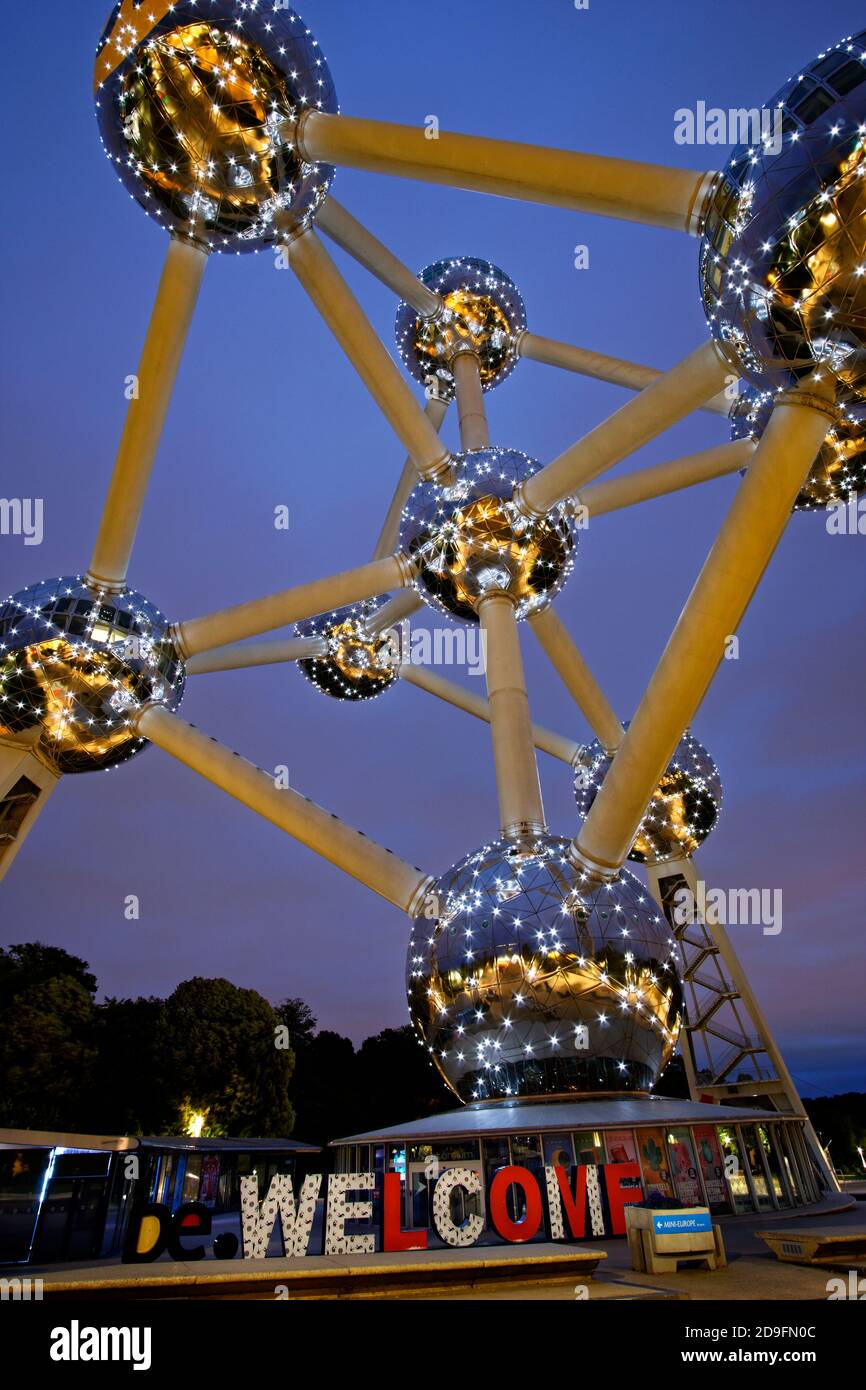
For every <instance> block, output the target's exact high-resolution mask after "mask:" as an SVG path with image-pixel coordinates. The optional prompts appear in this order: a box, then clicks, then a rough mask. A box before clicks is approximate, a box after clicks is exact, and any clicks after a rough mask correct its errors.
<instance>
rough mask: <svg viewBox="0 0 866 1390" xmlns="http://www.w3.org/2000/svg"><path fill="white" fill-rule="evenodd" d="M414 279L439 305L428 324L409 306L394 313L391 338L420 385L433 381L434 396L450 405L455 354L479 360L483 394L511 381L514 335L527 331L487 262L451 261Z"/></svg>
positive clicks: (511, 291)
mask: <svg viewBox="0 0 866 1390" xmlns="http://www.w3.org/2000/svg"><path fill="white" fill-rule="evenodd" d="M418 279H419V280H421V281H422V283H423V284H425V285H426V286H427V288H428V289H430V290H433V291H434V292H435V293H436V294H438V295H439V297H440V298H441V299H442V301H443V303H444V306H445V307H444V309H443V310H442V311H441V313H440V314H439V315H438V316H437V317H436V318H432V319H425V318H421V317H419V315H418V313H417V312H416V310H415V309H413V308H412V307H411V305H409V304H401V305H400V306H399V308H398V310H397V321H396V325H395V332H396V337H397V347H398V348H399V351H400V356H401V357H402V359H403V362H404V364H405V366H406V369H407V371H409V372H410V373H411V374H412V376H413V377H415V379H416V381H420V382H421V384H422V385H426V384H428V383H429V380H430V378H431V377H433V378H435V379H436V394H438V395H440V396H442V397H444V398H445V399H449V400H450V399H451V398H452V397H453V395H454V377H453V374H452V371H451V362H452V361H453V359H454V356H455V354H456V353H458V352H473V353H475V355H476V356H477V358H478V362H479V375H480V377H481V386H482V390H484V391H490V390H491V389H492V388H493V387H494V386H497V385H498V384H499V382H501V381H504V380H505V378H506V377H507V376H510V375H511V373H512V372H513V370H514V367H515V364H516V362H517V356H516V353H515V350H514V344H515V339H516V337H517V335H518V334H519V333H520V332H522V331H523V329H525V328H526V310H525V308H524V305H523V300H522V299H521V297H520V292H519V290H518V289H517V286H516V285H515V284H514V281H513V280H511V279H510V277H509V276H508V275H506V274H505V271H504V270H500V269H499V267H498V266H495V265H493V264H492V263H491V262H490V261H484V260H480V259H479V258H478V257H477V256H454V257H452V258H450V259H446V260H441V261H435V262H434V263H433V265H428V266H426V267H425V268H424V269H423V270H422V271H419V274H418Z"/></svg>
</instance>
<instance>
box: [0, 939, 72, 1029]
mask: <svg viewBox="0 0 866 1390" xmlns="http://www.w3.org/2000/svg"><path fill="white" fill-rule="evenodd" d="M61 977H66V978H68V979H72V980H75V981H76V982H77V983H78V984H79V985H81V988H82V989H84V990H86V991H87V993H88V994H89V995H90V996H91V998H92V997H93V996H94V995H95V994H96V976H95V975H91V973H90V966H89V965H88V964H87V961H86V960H82V959H81V957H80V956H71V955H70V954H69V952H68V951H64V950H63V948H62V946H46V945H45V944H44V942H42V941H27V942H24V943H23V944H21V945H18V946H9V947H7V948H6V949H5V950H4V949H3V947H2V946H0V1012H2V1010H3V1009H4V1008H6V1007H7V1005H8V1004H9V1002H10V1000H11V999H12V998H13V997H14V996H15V995H16V994H21V993H22V991H23V990H25V989H28V988H29V987H30V986H31V985H41V984H44V982H45V981H46V980H57V979H60V978H61Z"/></svg>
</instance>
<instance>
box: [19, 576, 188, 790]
mask: <svg viewBox="0 0 866 1390" xmlns="http://www.w3.org/2000/svg"><path fill="white" fill-rule="evenodd" d="M184 681H185V673H184V667H183V663H182V662H181V660H180V657H179V656H178V653H177V650H176V648H175V645H174V642H173V640H172V637H171V633H170V631H169V625H168V622H167V620H166V619H165V618H164V617H163V615H162V613H160V611H159V609H158V608H155V607H154V605H153V604H152V603H151V602H150V601H149V600H148V599H146V598H144V597H143V595H142V594H139V593H136V592H135V590H134V589H125V590H124V591H123V593H121V594H108V593H105V592H104V591H102V590H96V589H92V588H90V587H89V586H88V585H87V584H86V583H85V582H84V580H83V579H82V578H81V576H80V575H75V576H66V577H65V578H61V579H46V580H43V581H42V582H41V583H39V584H32V585H31V586H30V587H29V588H27V589H22V590H21V591H20V593H17V594H14V595H13V596H12V597H11V598H9V599H7V600H6V602H5V603H4V604H0V741H2V740H4V739H10V740H11V741H12V742H15V743H19V744H21V743H26V744H27V745H28V746H30V747H32V751H33V752H34V754H35V755H36V757H38V758H39V759H40V761H41V762H43V763H44V764H45V765H46V766H47V767H50V768H51V769H52V770H53V771H55V772H59V773H69V772H93V771H97V770H99V769H100V768H108V767H114V766H115V765H116V764H117V763H122V762H125V761H126V760H127V758H131V757H133V756H134V755H135V754H136V753H138V752H139V751H140V750H141V749H142V748H143V747H144V746H145V742H146V740H145V739H142V738H139V737H138V735H137V734H136V733H134V731H133V730H132V728H131V726H130V719H131V716H132V715H133V714H134V713H135V711H136V710H138V709H139V708H140V706H141V705H143V704H144V703H145V702H146V701H149V700H150V701H153V700H156V701H160V702H161V703H162V704H164V705H165V706H166V708H167V709H170V710H173V709H176V708H177V707H178V705H179V704H180V701H181V698H182V696H183V687H184Z"/></svg>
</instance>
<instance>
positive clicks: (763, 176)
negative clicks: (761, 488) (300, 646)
mask: <svg viewBox="0 0 866 1390" xmlns="http://www.w3.org/2000/svg"><path fill="white" fill-rule="evenodd" d="M864 49H866V31H864V32H862V33H860V34H858V35H856V37H854V38H852V39H848V40H845V41H844V42H843V43H840V44H838V45H836V47H834V48H833V49H831V50H830V51H829V52H827V53H824V54H821V55H819V57H818V58H816V59H815V61H814V62H812V63H810V64H809V65H808V67H806V68H804V69H802V70H801V71H800V72H799V73H798V75H797V76H796V77H794V78H792V79H791V80H790V81H789V82H788V83H786V85H785V86H784V87H783V88H782V89H781V90H780V91H779V92H778V93H777V94H776V96H775V97H773V99H772V100H771V101H769V102H767V103H765V108H764V110H765V111H766V112H767V113H768V117H767V124H766V126H765V127H764V134H765V136H766V137H767V138H764V139H763V140H756V142H755V143H754V144H752V145H748V146H747V145H741V146H740V147H739V148H738V149H736V150H735V151H734V154H733V155H732V156H731V159H730V161H729V163H728V164H727V166H726V168H725V170H724V172H723V173H722V175H721V176H720V178H719V180H718V182H717V185H716V188H715V190H714V193H713V196H712V198H711V201H710V205H709V208H708V212H707V216H706V223H705V228H704V235H703V241H702V244H701V255H700V274H701V289H702V295H703V301H704V308H705V310H706V313H707V317H708V319H709V323H710V327H711V329H712V332H713V334H714V336H715V337H716V338H717V339H718V340H719V341H720V342H721V343H722V344H723V345H724V346H725V349H726V351H727V352H728V353H729V355H730V356H731V360H732V361H734V362H735V363H737V364H739V366H740V367H741V368H742V370H743V371H744V372H745V374H746V376H747V377H748V378H749V379H750V380H751V381H752V382H753V383H754V384H755V385H757V386H759V387H761V388H762V389H764V390H766V389H768V388H779V387H783V388H784V387H788V386H791V385H793V384H794V382H795V381H797V380H798V379H800V378H801V377H803V376H807V375H808V374H809V373H810V372H811V371H813V370H814V368H815V366H816V364H818V363H820V364H822V365H823V366H824V367H825V368H826V369H827V370H828V371H830V372H831V373H832V374H833V375H834V377H835V378H836V381H837V383H838V397H837V398H838V400H839V402H840V403H842V404H851V403H853V402H856V401H864V400H866V178H864V165H866V154H864V135H866V57H864ZM777 108H778V116H779V118H780V126H779V128H778V129H777V128H776V127H774V126H773V125H771V124H770V122H769V115H770V114H772V113H774V112H775V111H776V109H777ZM774 120H775V116H774ZM777 134H778V137H779V138H778V140H777V138H776V137H777ZM753 139H754V136H753Z"/></svg>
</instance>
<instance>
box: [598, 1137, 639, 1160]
mask: <svg viewBox="0 0 866 1390" xmlns="http://www.w3.org/2000/svg"><path fill="white" fill-rule="evenodd" d="M604 1140H605V1144H606V1146H607V1161H608V1163H637V1146H636V1144H635V1142H634V1130H633V1129H609V1130H607V1132H606V1133H605V1136H604Z"/></svg>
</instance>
